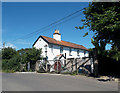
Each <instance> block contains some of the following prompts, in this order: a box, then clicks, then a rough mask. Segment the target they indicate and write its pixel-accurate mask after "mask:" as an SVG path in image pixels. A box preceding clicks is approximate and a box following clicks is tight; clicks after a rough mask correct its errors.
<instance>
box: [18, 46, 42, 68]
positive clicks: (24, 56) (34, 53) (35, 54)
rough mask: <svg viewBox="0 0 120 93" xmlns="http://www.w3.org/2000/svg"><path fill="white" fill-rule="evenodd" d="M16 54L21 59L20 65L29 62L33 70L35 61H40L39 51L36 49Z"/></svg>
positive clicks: (24, 50) (20, 51)
mask: <svg viewBox="0 0 120 93" xmlns="http://www.w3.org/2000/svg"><path fill="white" fill-rule="evenodd" d="M18 53H19V55H20V57H21V63H22V64H26V65H27V63H28V62H30V64H31V65H30V66H31V69H32V70H34V66H35V63H36V61H37V60H40V59H41V58H42V57H41V53H42V51H41V49H36V48H26V49H21V50H18Z"/></svg>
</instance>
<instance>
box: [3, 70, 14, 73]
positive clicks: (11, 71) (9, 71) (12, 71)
mask: <svg viewBox="0 0 120 93" xmlns="http://www.w3.org/2000/svg"><path fill="white" fill-rule="evenodd" d="M2 72H5V73H14V72H15V71H14V70H2Z"/></svg>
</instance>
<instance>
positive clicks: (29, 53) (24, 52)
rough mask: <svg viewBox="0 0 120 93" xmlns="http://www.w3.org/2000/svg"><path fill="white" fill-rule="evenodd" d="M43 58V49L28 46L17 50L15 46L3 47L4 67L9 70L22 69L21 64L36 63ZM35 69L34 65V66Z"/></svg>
mask: <svg viewBox="0 0 120 93" xmlns="http://www.w3.org/2000/svg"><path fill="white" fill-rule="evenodd" d="M40 58H41V49H35V48H26V49H20V50H18V51H16V50H15V49H13V48H10V47H8V48H4V49H2V69H3V70H4V71H5V70H6V71H7V72H9V71H13V72H15V71H20V68H21V64H27V63H28V62H30V63H31V66H32V65H34V64H35V62H36V61H37V60H39V59H40ZM33 69H34V67H33Z"/></svg>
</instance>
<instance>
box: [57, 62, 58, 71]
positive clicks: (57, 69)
mask: <svg viewBox="0 0 120 93" xmlns="http://www.w3.org/2000/svg"><path fill="white" fill-rule="evenodd" d="M57 73H58V61H57Z"/></svg>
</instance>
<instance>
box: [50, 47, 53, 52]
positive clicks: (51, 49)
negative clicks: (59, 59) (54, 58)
mask: <svg viewBox="0 0 120 93" xmlns="http://www.w3.org/2000/svg"><path fill="white" fill-rule="evenodd" d="M50 48H51V52H52V53H53V45H50Z"/></svg>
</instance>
